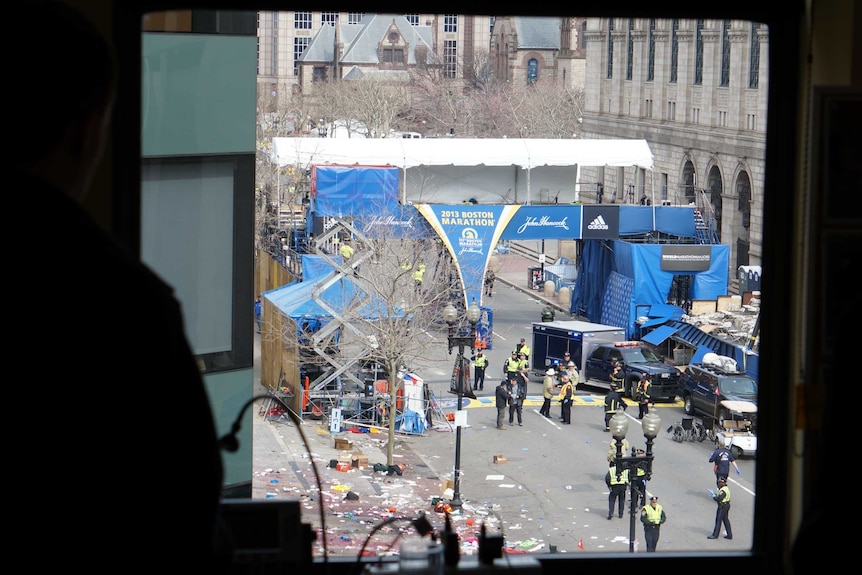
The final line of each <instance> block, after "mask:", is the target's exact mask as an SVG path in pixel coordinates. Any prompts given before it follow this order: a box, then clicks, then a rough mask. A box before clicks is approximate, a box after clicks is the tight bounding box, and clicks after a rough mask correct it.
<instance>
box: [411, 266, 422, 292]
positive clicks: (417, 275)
mask: <svg viewBox="0 0 862 575" xmlns="http://www.w3.org/2000/svg"><path fill="white" fill-rule="evenodd" d="M424 281H425V264H424V263H420V264H419V266H418V267H417V268H416V271H414V272H413V285H414V286H415V289H416V293H417V294H419V293H421V292H422V282H424Z"/></svg>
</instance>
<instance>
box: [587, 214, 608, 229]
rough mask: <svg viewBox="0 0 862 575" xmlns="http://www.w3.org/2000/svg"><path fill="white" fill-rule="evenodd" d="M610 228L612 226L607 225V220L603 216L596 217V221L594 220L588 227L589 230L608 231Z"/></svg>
mask: <svg viewBox="0 0 862 575" xmlns="http://www.w3.org/2000/svg"><path fill="white" fill-rule="evenodd" d="M609 228H610V226H608V224H607V223H605V218H603V217H602V216H601V215H598V216H596V219H594V220H593V221H591V222H590V223H589V224H588V225H587V229H588V230H607V229H609Z"/></svg>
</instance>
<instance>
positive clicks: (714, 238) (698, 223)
mask: <svg viewBox="0 0 862 575" xmlns="http://www.w3.org/2000/svg"><path fill="white" fill-rule="evenodd" d="M694 231H695V234H696V236H697V241H698V243H701V244H717V243H718V235H717V234H716V233H715V230H714V229H713V226H712V225H710V224H708V223H707V221H706V220H705V219H704V217H703V212H701V211H700V209H699V208H694Z"/></svg>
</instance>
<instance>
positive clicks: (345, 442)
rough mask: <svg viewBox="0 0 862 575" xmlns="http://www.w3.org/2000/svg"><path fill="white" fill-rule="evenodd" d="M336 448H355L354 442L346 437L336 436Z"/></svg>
mask: <svg viewBox="0 0 862 575" xmlns="http://www.w3.org/2000/svg"><path fill="white" fill-rule="evenodd" d="M335 449H341V450H351V449H353V442H352V441H351V440H349V439H347V438H344V437H336V438H335Z"/></svg>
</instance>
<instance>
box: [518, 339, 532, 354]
mask: <svg viewBox="0 0 862 575" xmlns="http://www.w3.org/2000/svg"><path fill="white" fill-rule="evenodd" d="M515 353H523V354H524V355H525V356H526V358H527V359H530V346H529V345H527V340H526V339H525V338H523V337H522V338H521V341H520V343H518V345H516V346H515Z"/></svg>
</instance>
